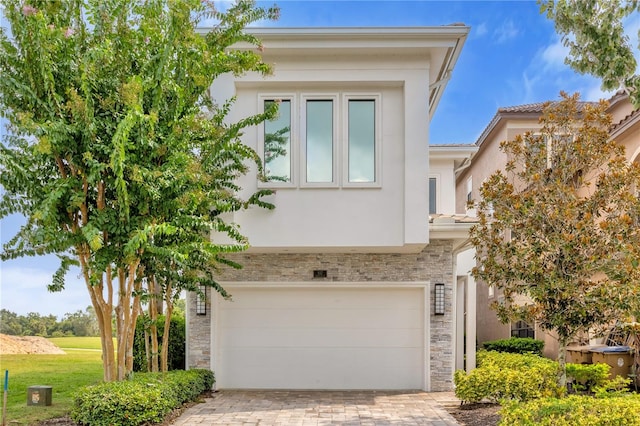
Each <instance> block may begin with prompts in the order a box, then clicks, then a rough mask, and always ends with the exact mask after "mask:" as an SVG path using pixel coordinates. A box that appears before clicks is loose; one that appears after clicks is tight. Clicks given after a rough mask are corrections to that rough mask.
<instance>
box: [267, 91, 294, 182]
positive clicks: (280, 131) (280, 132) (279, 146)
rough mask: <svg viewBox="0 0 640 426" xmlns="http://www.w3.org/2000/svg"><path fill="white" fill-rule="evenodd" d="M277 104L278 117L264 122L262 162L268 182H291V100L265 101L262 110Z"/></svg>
mask: <svg viewBox="0 0 640 426" xmlns="http://www.w3.org/2000/svg"><path fill="white" fill-rule="evenodd" d="M274 102H278V103H279V106H278V115H277V116H276V117H275V118H274V119H272V120H268V121H265V122H264V132H263V134H264V138H263V147H262V151H263V161H264V164H263V165H264V172H265V176H266V177H267V180H268V181H269V182H291V179H292V173H291V100H290V99H283V100H275V99H267V100H265V101H264V110H265V111H266V110H267V109H269V108H270V107H271V105H272V104H273V103H274Z"/></svg>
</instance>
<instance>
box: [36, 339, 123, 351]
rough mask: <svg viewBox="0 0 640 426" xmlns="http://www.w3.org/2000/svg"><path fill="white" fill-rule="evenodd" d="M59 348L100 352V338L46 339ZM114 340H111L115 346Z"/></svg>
mask: <svg viewBox="0 0 640 426" xmlns="http://www.w3.org/2000/svg"><path fill="white" fill-rule="evenodd" d="M48 340H49V341H51V342H53V344H54V345H56V346H57V347H59V348H63V349H64V348H73V349H97V350H100V337H51V338H49V339H48ZM115 343H116V339H113V344H114V345H115Z"/></svg>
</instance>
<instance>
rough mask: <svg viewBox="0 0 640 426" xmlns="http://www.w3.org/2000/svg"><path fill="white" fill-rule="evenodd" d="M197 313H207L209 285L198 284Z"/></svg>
mask: <svg viewBox="0 0 640 426" xmlns="http://www.w3.org/2000/svg"><path fill="white" fill-rule="evenodd" d="M196 315H207V287H206V286H204V285H198V292H197V293H196Z"/></svg>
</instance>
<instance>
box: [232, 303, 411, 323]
mask: <svg viewBox="0 0 640 426" xmlns="http://www.w3.org/2000/svg"><path fill="white" fill-rule="evenodd" d="M222 303H223V305H221V307H222V308H223V309H225V310H226V312H225V318H226V319H227V322H226V323H225V326H229V327H234V328H259V327H262V328H266V329H273V328H291V327H304V328H339V327H344V325H345V324H350V325H351V326H352V327H353V328H363V329H366V328H370V329H376V330H384V329H389V330H393V329H397V328H401V327H406V325H407V324H416V326H419V325H420V324H421V321H422V317H423V313H422V310H421V309H403V310H395V309H389V308H386V309H375V310H370V309H355V308H354V309H340V310H338V309H318V305H316V307H314V308H313V309H299V308H297V307H296V308H291V307H289V309H286V308H281V309H272V308H269V309H250V308H246V309H233V310H227V306H228V305H227V304H226V302H222Z"/></svg>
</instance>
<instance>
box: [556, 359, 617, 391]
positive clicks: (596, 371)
mask: <svg viewBox="0 0 640 426" xmlns="http://www.w3.org/2000/svg"><path fill="white" fill-rule="evenodd" d="M610 369H611V367H610V366H609V365H607V364H602V363H600V364H572V363H568V364H567V381H569V382H571V383H573V387H574V389H575V390H576V391H577V392H593V390H594V388H595V387H601V386H605V385H606V383H607V382H608V379H609V370H610Z"/></svg>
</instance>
